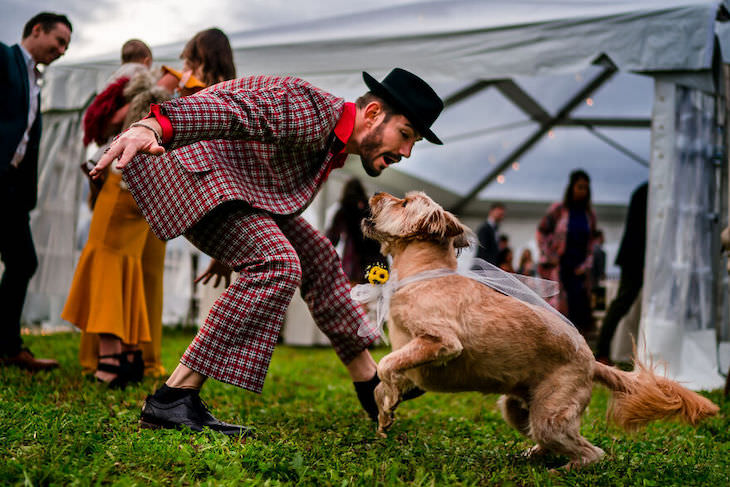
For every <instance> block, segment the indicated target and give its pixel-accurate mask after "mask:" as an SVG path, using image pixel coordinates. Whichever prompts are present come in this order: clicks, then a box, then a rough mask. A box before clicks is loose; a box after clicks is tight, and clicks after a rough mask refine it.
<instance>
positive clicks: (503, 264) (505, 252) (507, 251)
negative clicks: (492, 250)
mask: <svg viewBox="0 0 730 487" xmlns="http://www.w3.org/2000/svg"><path fill="white" fill-rule="evenodd" d="M513 260H514V254H513V252H512V249H511V248H509V247H504V248H501V249H499V252H497V267H499V268H500V269H502V270H503V271H505V272H510V273H513V274H514V272H515V268H514V265H513V264H512V261H513Z"/></svg>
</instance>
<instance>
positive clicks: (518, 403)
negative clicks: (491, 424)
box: [497, 395, 547, 457]
mask: <svg viewBox="0 0 730 487" xmlns="http://www.w3.org/2000/svg"><path fill="white" fill-rule="evenodd" d="M497 406H498V407H499V410H500V411H501V412H502V417H503V418H504V420H505V421H506V422H507V424H508V425H510V426H512V427H513V428H514V429H516V430H517V431H519V432H520V433H522V434H523V435H525V436H526V437H528V438H530V439H533V438H532V436H531V435H530V410H529V409H528V408H529V406H528V405H527V403H526V402H525V401H524V399H522V398H521V397H517V396H511V395H504V396H501V397H500V398H499V400H498V401H497ZM533 440H534V439H533ZM545 453H547V452H546V450H545V449H544V448H543V447H541V446H540V445H539V444H536V445H533V446H532V447H531V448H528V449H527V450H526V451H525V452H524V453H523V455H524V456H525V457H535V456H540V455H543V454H545Z"/></svg>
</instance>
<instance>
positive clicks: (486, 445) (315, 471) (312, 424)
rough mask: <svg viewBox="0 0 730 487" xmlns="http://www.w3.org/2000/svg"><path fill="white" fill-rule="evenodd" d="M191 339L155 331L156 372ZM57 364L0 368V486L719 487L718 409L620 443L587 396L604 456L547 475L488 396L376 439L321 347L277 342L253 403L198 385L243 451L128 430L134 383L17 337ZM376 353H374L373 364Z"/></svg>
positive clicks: (423, 413)
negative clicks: (239, 437) (116, 385)
mask: <svg viewBox="0 0 730 487" xmlns="http://www.w3.org/2000/svg"><path fill="white" fill-rule="evenodd" d="M191 338H192V333H191V332H188V331H179V330H172V331H166V334H165V337H164V340H163V358H164V362H165V366H166V367H167V368H168V371H171V370H172V369H173V368H174V366H175V365H176V363H177V359H178V358H179V356H180V355H181V353H182V351H183V350H184V349H185V347H186V346H187V344H188V343H189V341H190V339H191ZM26 343H27V344H28V345H29V346H30V347H31V349H32V350H33V351H34V352H35V353H36V355H38V356H52V357H56V358H58V359H59V360H60V361H61V365H62V368H61V369H60V370H56V371H53V372H50V373H40V374H37V375H29V374H27V373H25V372H23V371H20V370H17V369H11V368H6V369H0V426H2V428H1V429H0V485H2V486H5V485H98V484H114V485H140V484H145V485H146V484H163V485H165V484H167V485H199V484H203V485H334V486H344V485H416V486H420V485H449V486H451V485H504V486H506V485H576V486H594V485H607V486H620V485H642V486H653V485H678V486H688V485H707V486H713V487H715V486H725V485H730V421H728V419H727V416H728V413H729V412H730V406H728V403H727V402H725V401H724V400H723V398H722V394H721V392H719V391H716V392H712V393H710V394H708V397H710V398H711V399H712V400H713V401H715V402H716V403H718V404H720V405H721V407H722V411H721V414H720V416H719V417H716V418H712V419H710V420H708V421H706V422H704V423H703V424H702V425H701V426H699V427H698V428H691V427H688V426H685V425H681V424H677V423H654V424H652V425H650V426H649V427H648V428H647V429H645V430H642V431H640V432H638V433H635V434H626V433H624V432H622V431H620V430H618V429H617V428H616V427H614V426H611V425H607V424H606V420H605V413H606V401H607V399H608V393H607V391H606V390H605V389H603V388H601V387H596V389H595V392H594V395H593V400H592V402H591V404H590V407H589V408H588V410H587V411H586V414H585V416H584V421H583V428H582V432H583V434H584V435H585V436H586V437H587V438H588V439H589V440H590V441H591V442H592V443H594V444H596V445H598V446H599V447H601V448H603V449H604V450H605V451H606V453H607V455H606V457H605V459H604V460H603V461H602V462H600V463H598V464H596V465H593V466H590V467H588V468H585V469H584V470H581V471H579V472H562V473H558V474H551V473H549V472H548V469H549V468H552V467H556V466H559V465H562V464H563V463H565V461H566V460H565V458H559V457H547V458H545V459H540V460H526V459H524V458H522V457H521V456H520V454H521V452H522V451H523V450H525V449H526V448H528V447H529V446H530V443H529V442H528V441H527V440H525V439H524V438H522V437H521V436H519V435H518V434H517V433H516V432H515V431H514V430H512V429H511V428H510V427H508V426H507V425H506V424H505V422H504V421H503V420H502V418H501V416H500V414H499V413H498V411H497V410H496V407H495V402H496V399H497V397H496V396H488V397H484V396H481V395H479V394H471V393H470V394H451V395H447V394H432V393H429V394H426V395H425V396H423V397H420V398H418V399H416V400H413V401H410V402H408V403H405V404H403V405H402V406H401V407H400V408H399V409H398V420H397V422H396V423H395V425H394V426H393V428H392V429H391V431H390V435H389V437H388V438H387V439H377V438H376V437H375V427H374V425H373V424H371V423H370V422H369V421H368V420H366V417H365V414H364V413H363V412H362V411H361V410H360V406H359V404H358V403H357V398H356V397H355V394H354V391H353V388H352V383H351V382H350V381H349V379H348V376H347V374H346V372H345V369H344V367H342V366H341V365H340V363H339V361H338V360H337V358H336V357H335V355H334V353H333V352H332V351H331V350H329V349H309V348H307V349H304V348H291V347H285V346H280V347H278V348H277V350H276V352H275V353H274V358H273V361H272V364H271V368H270V371H269V376H268V379H267V382H266V386H265V387H264V393H263V394H262V395H256V394H252V393H249V392H245V391H242V390H239V389H237V388H235V387H232V386H228V385H224V384H220V383H217V382H214V381H210V382H209V383H208V384H207V385H206V387H205V389H204V394H203V398H204V399H205V400H206V401H207V402H208V404H209V405H210V406H211V408H212V410H213V413H214V414H215V415H216V416H217V417H218V418H220V419H223V420H225V421H231V422H241V423H243V424H250V425H255V426H256V428H257V430H258V435H257V437H256V439H252V440H248V441H247V442H246V443H245V444H242V443H239V442H238V441H232V440H229V439H227V438H225V437H222V436H220V435H216V434H214V433H211V432H207V433H204V434H199V435H194V434H190V433H187V432H181V431H150V430H139V428H138V426H137V419H138V417H139V410H140V407H141V405H142V402H143V400H144V398H145V396H146V394H148V393H150V392H151V391H153V390H154V389H155V387H156V386H157V385H158V384H159V381H155V380H152V379H147V380H146V381H145V382H144V383H143V384H141V385H139V386H136V387H130V388H127V390H126V391H110V390H108V389H106V388H104V387H99V386H97V385H96V384H94V383H93V382H91V381H88V380H85V379H84V378H82V376H81V370H80V367H79V365H78V362H77V360H76V356H77V352H78V335H73V334H60V335H54V336H45V337H40V336H31V337H26ZM385 353H386V350H385V349H378V350H375V351H374V355H375V356H376V360H377V359H379V358H380V357H382V356H383V355H384V354H385Z"/></svg>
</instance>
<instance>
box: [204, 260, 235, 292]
mask: <svg viewBox="0 0 730 487" xmlns="http://www.w3.org/2000/svg"><path fill="white" fill-rule="evenodd" d="M231 272H232V269H231V268H230V267H228V266H227V265H225V264H224V263H222V262H220V261H218V260H216V259H213V260H211V261H210V265H209V266H208V268H207V269H206V270H205V272H203V273H202V274H201V275H199V276H198V277H196V278H195V284H197V283H199V282H200V281H203V284H208V281H210V280H211V278H213V277H214V276H215V282H213V287H218V284H220V282H221V279H225V281H226V287H228V286H229V285H230V284H231Z"/></svg>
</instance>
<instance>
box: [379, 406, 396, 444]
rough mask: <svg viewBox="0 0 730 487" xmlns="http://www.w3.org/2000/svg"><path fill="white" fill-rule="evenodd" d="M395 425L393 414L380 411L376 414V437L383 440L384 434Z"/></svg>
mask: <svg viewBox="0 0 730 487" xmlns="http://www.w3.org/2000/svg"><path fill="white" fill-rule="evenodd" d="M393 423H395V414H393V413H392V412H389V411H380V414H378V435H380V436H382V437H383V438H385V432H386V431H387V430H388V429H390V427H391V426H393Z"/></svg>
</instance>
